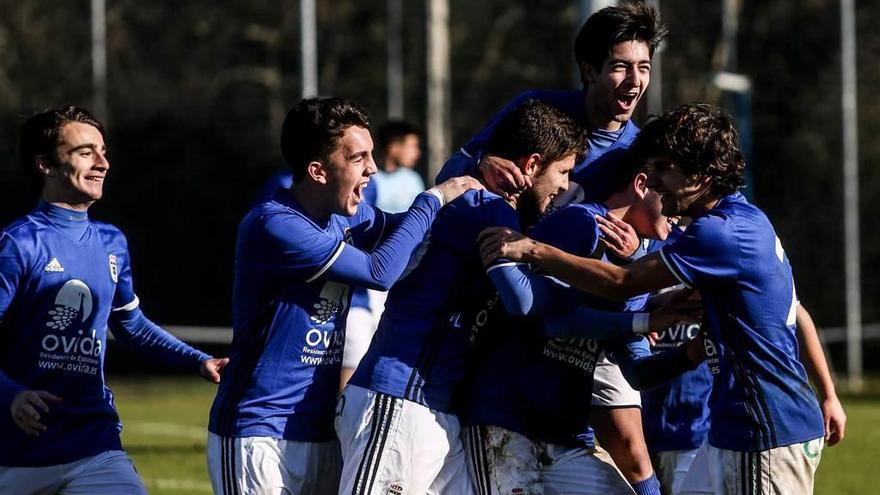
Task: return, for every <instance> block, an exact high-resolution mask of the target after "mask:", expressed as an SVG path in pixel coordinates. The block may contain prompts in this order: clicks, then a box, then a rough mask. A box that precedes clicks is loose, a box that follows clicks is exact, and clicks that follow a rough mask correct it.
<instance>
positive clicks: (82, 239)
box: [0, 106, 227, 494]
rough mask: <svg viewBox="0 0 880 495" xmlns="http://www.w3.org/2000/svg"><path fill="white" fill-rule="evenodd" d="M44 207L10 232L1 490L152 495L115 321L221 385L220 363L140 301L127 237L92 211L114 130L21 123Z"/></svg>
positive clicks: (132, 339) (1, 263) (86, 118)
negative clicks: (116, 360) (114, 369)
mask: <svg viewBox="0 0 880 495" xmlns="http://www.w3.org/2000/svg"><path fill="white" fill-rule="evenodd" d="M20 158H21V164H22V166H23V167H24V169H25V172H26V173H27V174H28V175H29V176H31V177H33V178H34V179H35V181H37V182H39V184H40V187H41V196H40V201H39V203H38V205H37V207H36V208H35V209H34V210H33V211H31V212H30V213H28V214H27V215H25V216H24V217H22V218H20V219H19V220H17V221H15V222H13V223H12V224H10V225H8V226H6V227H4V228H3V230H2V231H0V335H2V336H3V339H4V342H5V345H4V350H3V352H2V353H0V404H2V406H3V412H2V413H0V439H2V440H0V491H2V492H3V493H16V494H30V493H69V494H116V493H146V490H145V488H144V485H143V483H142V482H141V480H140V478H139V477H138V474H137V471H136V470H135V468H134V464H133V463H132V461H131V459H130V458H129V457H128V455H127V454H126V453H125V452H124V451H123V450H122V445H121V442H120V438H119V433H120V431H121V430H122V425H121V424H120V422H119V416H118V414H117V412H116V408H115V406H114V404H113V394H112V393H111V392H110V390H109V389H108V388H107V386H106V383H105V378H104V362H105V352H106V348H107V329H108V327H109V329H110V330H111V331H112V332H113V335H114V336H115V337H116V339H117V340H118V341H120V342H123V343H125V344H127V345H129V346H131V347H133V348H134V349H136V350H137V351H139V352H140V353H142V354H143V355H145V356H147V357H149V358H150V359H156V360H161V361H165V362H170V363H172V364H176V365H178V366H180V367H181V368H184V369H188V370H190V371H192V372H194V373H200V374H201V375H202V376H203V377H205V378H206V379H207V380H210V381H213V382H215V383H216V382H219V381H220V373H221V372H222V371H223V368H224V365H225V364H226V361H227V360H226V359H214V358H211V357H210V356H208V355H207V354H205V353H203V352H201V351H198V350H196V349H194V348H192V347H190V346H189V345H187V344H185V343H183V342H181V341H180V340H178V339H176V338H175V337H173V336H172V335H171V334H169V333H167V332H165V331H164V330H162V329H161V328H159V327H158V326H156V325H155V324H154V323H152V322H151V321H150V320H148V319H147V318H146V317H145V316H144V314H143V313H142V312H141V310H140V308H139V301H138V298H137V296H136V295H135V292H134V285H133V282H132V268H131V257H130V256H129V253H128V245H127V240H126V238H125V235H123V233H122V232H120V231H119V229H117V228H116V227H114V226H113V225H109V224H105V223H101V222H96V221H94V220H92V219H90V218H89V216H88V210H89V207H90V206H91V205H92V204H94V203H95V201H98V200H100V199H101V197H102V196H103V193H104V180H105V179H106V178H107V174H108V172H109V170H110V162H109V161H108V160H107V147H106V145H105V143H104V127H103V126H102V125H101V123H100V122H99V121H98V120H97V119H96V118H95V117H94V116H92V115H91V114H90V113H89V112H88V111H86V110H84V109H82V108H78V107H73V106H70V107H63V108H56V109H51V110H46V111H44V112H41V113H38V114H36V115H34V116H32V117H30V118H29V119H28V120H27V121H26V122H25V123H24V124H23V125H22V127H21V146H20Z"/></svg>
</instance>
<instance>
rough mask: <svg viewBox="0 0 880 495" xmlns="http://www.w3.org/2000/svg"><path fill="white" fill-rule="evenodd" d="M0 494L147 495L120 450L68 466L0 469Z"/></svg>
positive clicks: (81, 460) (68, 464)
mask: <svg viewBox="0 0 880 495" xmlns="http://www.w3.org/2000/svg"><path fill="white" fill-rule="evenodd" d="M0 493H10V494H11V493H15V494H19V493H20V494H46V495H48V494H54V493H59V494H64V495H116V494H119V493H125V494H129V493H130V494H134V495H146V493H147V490H146V488H144V484H143V482H141V479H140V478H139V477H138V474H137V471H136V470H135V468H134V462H132V460H131V458H130V457H128V454H126V453H125V452H123V451H121V450H108V451H106V452H102V453H100V454H98V455H93V456H91V457H86V458H84V459H80V460H78V461H74V462H70V463H67V464H58V465H55V466H44V467H0Z"/></svg>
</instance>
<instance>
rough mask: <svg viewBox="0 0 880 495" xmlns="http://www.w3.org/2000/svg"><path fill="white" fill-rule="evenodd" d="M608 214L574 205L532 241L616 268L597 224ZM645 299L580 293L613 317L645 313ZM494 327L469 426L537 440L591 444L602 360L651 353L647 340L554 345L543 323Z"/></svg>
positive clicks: (521, 321)
mask: <svg viewBox="0 0 880 495" xmlns="http://www.w3.org/2000/svg"><path fill="white" fill-rule="evenodd" d="M607 212H608V210H607V209H606V208H605V207H604V206H603V205H601V204H597V203H592V204H573V205H568V206H566V207H564V208H561V209H560V210H558V211H556V212H554V213H552V214H551V215H549V216H548V217H546V218H545V219H544V220H542V221H541V222H540V223H539V224H538V225H537V226H536V227H535V228H534V229H532V231H531V233H530V235H531V236H532V237H533V238H534V239H537V240H540V241H541V242H545V243H548V244H551V245H553V246H555V247H557V248H559V249H562V250H563V251H566V252H569V253H571V254H574V255H577V256H583V257H592V258H598V259H602V260H604V261H606V262H610V260H609V258H608V256H606V255H605V253H604V252H603V250H602V248H601V246H602V245H601V244H600V242H599V238H600V237H601V231H600V230H599V227H598V222H597V221H596V220H595V218H594V215H602V216H604V215H605V214H607ZM570 290H572V291H574V290H575V289H570ZM646 297H647V296H639V297H636V298H633V299H631V300H629V301H626V302H624V303H619V302H613V301H609V300H604V299H601V298H597V297H594V296H590V295H587V294H585V293H579V300H580V301H581V302H582V303H583V304H586V305H589V306H591V307H594V308H597V309H602V310H606V311H638V310H640V309H642V307H643V306H644V304H645V300H646ZM490 321H492V324H491V325H490V326H489V328H487V330H486V331H485V333H484V335H482V336H481V341H480V342H479V343H478V346H477V349H478V352H479V353H480V359H479V360H478V361H477V362H475V365H476V368H475V371H474V372H473V378H472V380H471V383H470V386H469V390H470V391H469V394H468V396H469V399H468V414H467V415H466V417H467V419H466V421H467V422H468V423H470V424H482V425H494V426H500V427H503V428H506V429H509V430H512V431H516V432H519V433H522V434H524V435H527V436H529V437H531V438H533V439H536V440H541V441H546V442H551V443H558V444H569V445H582V444H585V443H590V442H591V436H590V435H589V433H588V432H587V431H588V425H589V412H590V403H591V400H592V389H593V373H594V371H595V366H596V363H597V362H598V361H599V360H600V359H601V356H602V353H603V352H605V351H606V350H608V351H614V352H615V353H616V354H617V355H620V356H621V358H622V359H626V358H629V357H631V356H646V355H649V354H650V350H649V349H648V346H647V342H646V341H645V339H644V338H643V337H641V336H631V337H628V338H620V339H609V340H597V339H573V338H552V339H547V338H546V337H545V335H544V330H543V326H542V322H541V320H540V318H537V317H526V318H514V317H503V316H502V317H499V318H496V319H493V320H490ZM475 361H476V360H475Z"/></svg>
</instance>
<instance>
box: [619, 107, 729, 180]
mask: <svg viewBox="0 0 880 495" xmlns="http://www.w3.org/2000/svg"><path fill="white" fill-rule="evenodd" d="M631 149H632V152H633V153H634V155H635V156H636V157H637V159H639V160H642V162H643V163H644V162H647V160H648V159H649V158H658V157H664V158H668V159H669V160H670V161H671V162H672V163H674V164H676V165H678V166H679V167H681V170H682V172H683V173H684V174H685V175H699V176H702V177H709V178H710V179H711V182H710V188H711V191H712V192H713V193H714V194H717V195H718V196H726V195H728V194H731V193H733V192H735V191H737V190H739V188H740V187H742V185H743V182H744V181H743V174H744V173H745V168H746V164H745V159H744V158H743V154H742V151H741V149H740V145H739V136H738V134H737V132H736V126H735V125H734V122H733V119H732V118H731V117H730V116H729V115H728V114H727V113H725V112H724V111H723V110H721V109H719V108H717V107H713V106H711V105H707V104H704V103H697V104H689V105H682V106H679V107H677V108H675V109H673V110H670V111H668V112H665V113H663V114H662V115H660V116H657V117H654V118H652V120H650V121H649V122H648V123H647V125H645V127H644V128H643V129H642V131H641V132H640V133H639V135H638V137H637V138H636V140H635V141H634V142H633V144H632V148H631Z"/></svg>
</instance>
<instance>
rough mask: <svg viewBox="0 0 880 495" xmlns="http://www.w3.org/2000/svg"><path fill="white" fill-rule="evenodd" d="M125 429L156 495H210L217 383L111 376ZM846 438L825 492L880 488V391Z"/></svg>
mask: <svg viewBox="0 0 880 495" xmlns="http://www.w3.org/2000/svg"><path fill="white" fill-rule="evenodd" d="M109 382H110V387H111V388H112V389H113V391H114V393H115V394H116V405H117V406H118V408H119V414H120V416H121V417H122V423H123V425H124V426H125V428H124V429H123V433H122V443H123V446H124V447H125V449H126V450H127V451H128V453H129V454H130V455H131V457H132V458H134V462H135V465H136V466H137V468H138V471H139V472H140V474H141V477H142V478H143V480H144V482H145V483H146V485H147V489H148V490H149V491H150V493H152V494H157V495H172V494H199V493H210V491H211V485H210V482H209V480H208V472H207V467H206V460H205V437H206V435H207V429H206V426H207V423H208V411H209V409H210V407H211V401H212V400H213V399H214V391H215V390H216V388H215V386H213V385H211V384H209V383H207V382H205V381H204V380H201V379H199V378H196V377H186V378H181V377H159V378H154V377H149V378H147V377H144V378H135V377H111V378H110V380H109ZM844 408H845V409H846V413H847V416H848V421H847V432H846V439H845V440H844V441H843V442H842V443H841V444H840V445H838V446H836V447H833V448H828V449H825V451H824V452H823V454H822V463H821V464H820V466H819V472H818V474H817V476H816V493H817V494H819V495H825V494H832V495H838V494H841V495H847V494H853V495H855V494H864V493H873V492H875V491H876V490H875V486H876V478H874V476H873V475H875V474H877V467H876V466H877V459H878V457H880V427H878V425H880V394H877V393H872V394H870V395H864V396H846V397H844Z"/></svg>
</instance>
